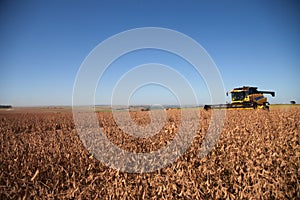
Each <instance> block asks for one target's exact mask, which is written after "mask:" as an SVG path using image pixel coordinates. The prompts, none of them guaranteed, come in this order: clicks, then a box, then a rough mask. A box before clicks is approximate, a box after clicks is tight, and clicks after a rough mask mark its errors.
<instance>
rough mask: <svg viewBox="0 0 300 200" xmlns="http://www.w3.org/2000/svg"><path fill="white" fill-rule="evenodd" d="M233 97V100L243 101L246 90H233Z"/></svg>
mask: <svg viewBox="0 0 300 200" xmlns="http://www.w3.org/2000/svg"><path fill="white" fill-rule="evenodd" d="M231 97H232V100H233V101H237V100H238V101H241V100H243V99H244V98H245V93H244V92H233V93H231Z"/></svg>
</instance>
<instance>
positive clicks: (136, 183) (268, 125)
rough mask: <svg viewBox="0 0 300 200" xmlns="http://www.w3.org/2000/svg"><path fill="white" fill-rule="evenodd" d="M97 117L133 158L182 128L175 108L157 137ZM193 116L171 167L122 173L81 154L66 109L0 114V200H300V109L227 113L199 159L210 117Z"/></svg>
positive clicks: (140, 116)
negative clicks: (188, 137) (189, 137)
mask: <svg viewBox="0 0 300 200" xmlns="http://www.w3.org/2000/svg"><path fill="white" fill-rule="evenodd" d="M98 111H99V112H97V117H98V119H99V124H100V126H101V127H102V129H103V131H104V133H105V134H106V136H107V138H108V139H109V140H110V141H111V142H113V143H114V144H115V145H117V146H119V147H120V148H122V149H125V150H127V151H131V152H140V153H141V152H151V151H154V150H157V149H159V148H162V147H164V146H165V145H167V144H168V143H169V142H170V141H172V139H173V138H174V136H175V135H176V133H177V131H178V127H179V125H180V124H181V123H183V122H182V121H181V118H180V117H181V110H180V109H169V110H167V111H166V116H167V117H166V122H165V124H164V126H163V128H162V129H161V130H160V131H159V132H158V133H157V134H156V135H153V136H151V137H150V138H135V137H133V136H131V135H128V134H126V133H125V132H124V131H122V130H121V129H120V128H119V127H118V126H117V124H116V123H115V121H114V118H113V113H112V112H108V111H107V109H102V110H101V109H100V110H98ZM100 111H101V112H100ZM124 112H125V111H124ZM199 112H200V117H201V118H200V121H199V123H196V124H198V127H197V129H196V130H197V132H196V135H195V137H194V140H193V142H192V143H191V146H190V147H189V148H188V150H187V151H186V152H185V153H184V155H182V156H181V157H179V159H178V160H177V161H176V162H174V163H173V164H171V165H168V166H167V167H164V168H162V169H160V170H156V171H154V172H150V173H126V172H121V171H119V170H116V169H112V168H110V167H107V166H106V165H105V164H103V163H101V162H100V161H98V160H97V159H96V158H95V157H94V156H93V155H92V154H91V153H90V152H88V150H86V149H85V147H84V146H83V144H82V142H81V140H80V139H79V136H78V133H77V131H76V128H75V124H74V122H73V115H72V111H71V109H70V108H31V109H30V108H27V109H25V108H19V109H18V108H16V109H12V110H0V134H1V139H0V151H1V154H0V166H1V167H0V199H48V198H51V199H53V198H54V199H70V198H75V199H80V198H81V199H95V198H96V199H181V198H182V199H299V197H300V187H299V180H300V177H299V174H300V171H299V166H300V160H299V159H300V158H299V157H300V147H299V141H300V137H299V131H300V128H299V121H300V107H299V106H271V107H270V111H269V112H268V111H264V110H229V111H227V113H226V120H225V125H224V128H223V130H222V133H221V135H220V138H219V140H218V142H217V144H216V145H215V147H214V148H213V150H212V151H211V152H210V153H209V154H208V155H207V156H206V157H204V158H200V157H199V153H200V151H201V144H202V142H203V139H204V137H205V135H206V132H207V129H208V127H209V124H210V116H211V111H205V110H203V109H199ZM130 116H131V118H132V119H133V121H135V123H136V124H138V125H140V126H144V125H147V124H149V123H150V121H151V119H150V115H149V112H148V111H132V112H131V113H130ZM194 119H195V118H194V117H193V116H192V115H191V118H190V119H188V120H191V121H192V120H194ZM185 120H187V119H185ZM194 124H195V123H194Z"/></svg>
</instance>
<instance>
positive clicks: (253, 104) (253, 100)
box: [204, 86, 275, 110]
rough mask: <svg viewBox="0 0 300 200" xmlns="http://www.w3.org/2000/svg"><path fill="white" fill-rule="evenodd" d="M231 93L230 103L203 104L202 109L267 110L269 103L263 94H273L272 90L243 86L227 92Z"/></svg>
mask: <svg viewBox="0 0 300 200" xmlns="http://www.w3.org/2000/svg"><path fill="white" fill-rule="evenodd" d="M228 93H230V94H231V103H228V104H215V105H205V106H204V109H205V110H209V109H264V110H269V105H270V103H269V102H268V101H267V98H266V97H265V96H264V94H270V95H271V96H272V97H274V96H275V92H273V91H259V90H257V87H250V86H243V87H238V88H234V89H233V90H231V91H229V92H227V93H226V94H227V96H228Z"/></svg>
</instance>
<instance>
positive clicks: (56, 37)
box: [0, 0, 300, 106]
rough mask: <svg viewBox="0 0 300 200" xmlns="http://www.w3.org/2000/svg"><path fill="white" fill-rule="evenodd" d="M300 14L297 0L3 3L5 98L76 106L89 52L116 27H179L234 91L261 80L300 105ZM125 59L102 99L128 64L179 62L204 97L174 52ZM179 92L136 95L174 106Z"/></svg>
mask: <svg viewBox="0 0 300 200" xmlns="http://www.w3.org/2000/svg"><path fill="white" fill-rule="evenodd" d="M299 19H300V4H299V2H298V1H285V0H282V1H76V0H75V1H71V0H70V1H67V0H60V1H38V0H37V1H31V0H29V1H15V0H13V1H11V0H7V1H1V3H0V69H1V71H0V104H12V105H14V106H33V105H36V106H38V105H71V103H72V91H73V84H74V81H75V78H76V74H77V71H78V69H79V67H80V65H81V63H82V62H83V60H84V59H85V57H86V56H87V55H88V54H89V52H90V51H91V50H92V49H93V48H94V47H95V46H96V45H98V44H99V43H100V42H102V41H103V40H105V39H107V38H108V37H110V36H112V35H114V34H117V33H119V32H122V31H126V30H128V29H132V28H139V27H148V26H151V27H164V28H169V29H173V30H177V31H179V32H182V33H184V34H186V35H188V36H190V37H191V38H193V39H194V40H196V41H197V42H198V43H200V44H201V45H202V46H203V47H204V48H205V49H206V50H207V52H208V53H209V54H210V56H211V57H212V59H213V60H214V62H215V63H216V65H217V67H218V69H219V71H220V73H221V75H222V78H223V81H224V86H225V89H226V90H230V89H232V88H233V87H237V86H242V85H253V86H258V87H259V88H260V89H264V90H267V89H270V90H274V91H276V97H275V98H272V97H269V101H270V102H271V103H289V101H290V100H296V102H298V103H299V102H300V90H299V85H300V79H299V74H300V59H299V56H300V21H299ZM154 58H157V60H156V59H154ZM122 59H123V58H120V59H119V60H118V61H116V63H114V67H112V68H111V70H108V72H107V74H106V77H104V82H105V83H106V84H107V85H105V87H104V88H102V90H100V89H99V91H98V93H97V94H96V100H97V104H102V103H107V102H108V101H109V98H108V97H107V95H108V96H109V93H110V90H111V89H112V88H113V83H114V82H113V80H117V79H118V77H120V76H121V75H122V73H124V72H126V70H128V69H130V67H133V66H136V65H139V64H143V63H148V62H155V61H156V62H158V63H161V62H162V63H163V64H168V65H170V66H172V65H174V67H175V68H176V69H177V70H178V71H179V72H181V73H183V74H184V75H185V76H186V78H187V79H188V80H189V81H190V82H191V84H192V85H193V88H194V89H195V90H196V93H197V96H198V99H199V101H200V103H206V101H207V97H206V96H205V95H206V94H207V92H205V91H204V92H202V90H203V85H204V82H203V80H201V78H200V80H199V78H198V79H197V77H195V76H194V75H193V73H192V72H193V71H192V70H190V69H188V70H187V69H185V68H182V66H184V62H183V61H182V60H180V59H178V58H174V56H173V55H169V54H167V53H164V52H158V51H144V52H136V53H135V54H134V55H128V57H127V58H124V59H123V61H124V63H122ZM176 59H177V60H176ZM175 61H176V62H175ZM177 61H178V62H177ZM180 63H182V64H183V65H180ZM122 65H124V66H126V67H124V68H122V67H121V66H122ZM179 66H181V68H180V67H179ZM124 69H126V70H124ZM108 77H112V78H108ZM198 86H199V87H198ZM172 98H173V97H172V95H171V94H170V92H169V91H166V90H165V89H163V88H158V86H148V87H145V88H143V89H141V90H138V91H136V95H135V96H134V98H133V100H132V102H135V103H143V102H144V103H155V102H157V103H173V100H174V99H173V100H172Z"/></svg>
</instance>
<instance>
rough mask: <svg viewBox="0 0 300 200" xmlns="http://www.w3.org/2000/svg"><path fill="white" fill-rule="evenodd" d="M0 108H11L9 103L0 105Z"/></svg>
mask: <svg viewBox="0 0 300 200" xmlns="http://www.w3.org/2000/svg"><path fill="white" fill-rule="evenodd" d="M0 108H12V106H11V105H0Z"/></svg>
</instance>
